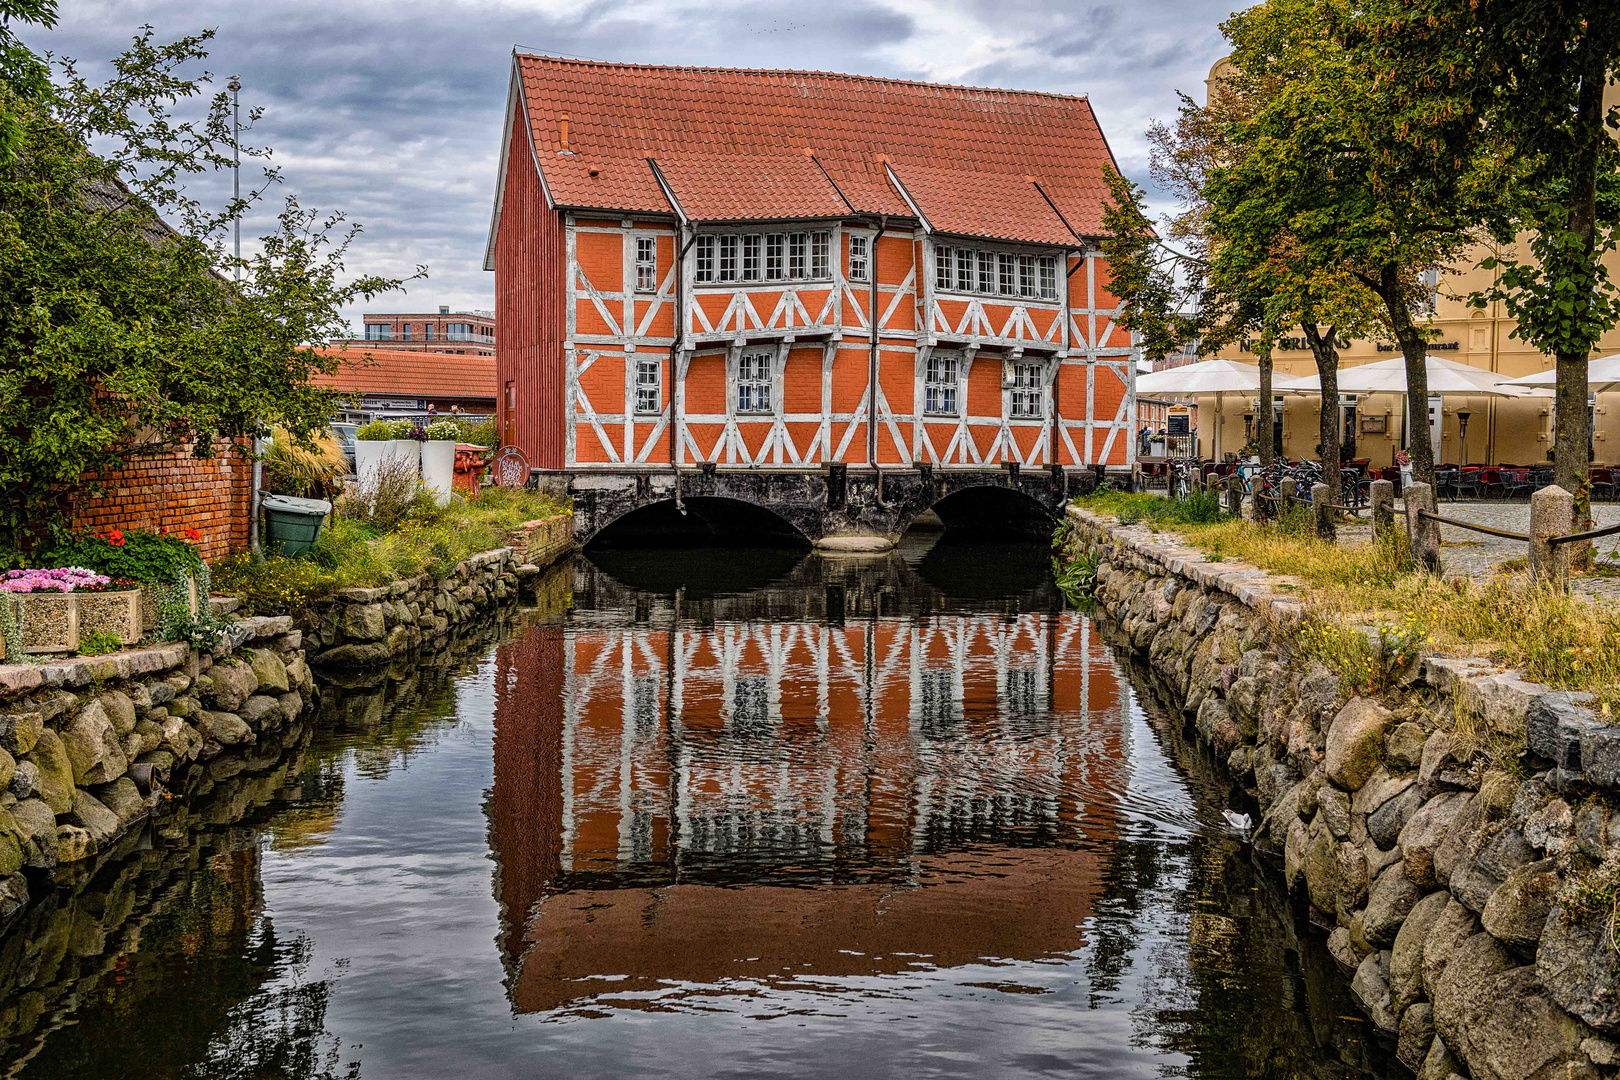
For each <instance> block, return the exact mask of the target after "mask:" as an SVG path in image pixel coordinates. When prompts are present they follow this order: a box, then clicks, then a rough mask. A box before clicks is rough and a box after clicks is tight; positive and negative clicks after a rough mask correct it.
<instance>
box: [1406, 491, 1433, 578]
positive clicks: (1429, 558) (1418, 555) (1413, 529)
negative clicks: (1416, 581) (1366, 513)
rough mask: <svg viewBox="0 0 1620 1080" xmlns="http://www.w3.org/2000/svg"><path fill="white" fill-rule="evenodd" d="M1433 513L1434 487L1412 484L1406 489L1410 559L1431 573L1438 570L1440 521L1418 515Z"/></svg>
mask: <svg viewBox="0 0 1620 1080" xmlns="http://www.w3.org/2000/svg"><path fill="white" fill-rule="evenodd" d="M1420 511H1427V512H1429V513H1431V514H1432V513H1434V488H1432V487H1430V486H1429V485H1428V484H1412V485H1410V486H1409V487H1407V489H1406V535H1407V536H1409V537H1410V538H1411V540H1412V560H1413V561H1414V562H1416V563H1417V565H1418V566H1419V567H1420V568H1421V569H1423V570H1427V571H1428V572H1429V573H1431V574H1438V573H1439V572H1440V523H1439V522H1438V521H1431V520H1427V519H1425V518H1422V517H1419V516H1418V514H1419V512H1420Z"/></svg>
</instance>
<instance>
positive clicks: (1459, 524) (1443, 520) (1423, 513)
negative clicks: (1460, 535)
mask: <svg viewBox="0 0 1620 1080" xmlns="http://www.w3.org/2000/svg"><path fill="white" fill-rule="evenodd" d="M1418 517H1420V518H1422V519H1424V520H1426V521H1438V522H1439V523H1440V524H1442V525H1451V526H1455V527H1456V528H1459V529H1472V530H1473V531H1474V532H1482V533H1485V534H1486V535H1487V536H1500V537H1501V538H1502V539H1504V540H1523V541H1524V542H1525V543H1529V542H1530V534H1529V533H1521V532H1510V531H1509V530H1507V529H1493V528H1491V527H1490V526H1489V525H1479V524H1476V523H1474V522H1472V521H1458V520H1457V519H1456V518H1448V517H1441V516H1440V515H1439V514H1431V513H1429V512H1428V511H1427V510H1419V511H1418ZM1566 539H1574V538H1573V537H1568V538H1566Z"/></svg>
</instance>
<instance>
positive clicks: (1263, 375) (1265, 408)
mask: <svg viewBox="0 0 1620 1080" xmlns="http://www.w3.org/2000/svg"><path fill="white" fill-rule="evenodd" d="M1257 412H1258V415H1257V416H1256V417H1255V423H1256V424H1257V425H1258V426H1259V429H1260V430H1259V431H1257V432H1256V433H1255V434H1256V436H1257V437H1258V439H1259V442H1260V465H1261V467H1263V468H1267V469H1269V468H1271V463H1272V462H1273V461H1275V460H1276V459H1277V448H1276V446H1275V445H1274V444H1273V442H1272V439H1273V434H1272V412H1271V346H1270V345H1269V344H1266V345H1262V346H1261V347H1260V408H1259V409H1258V410H1257ZM1256 501H1258V500H1256Z"/></svg>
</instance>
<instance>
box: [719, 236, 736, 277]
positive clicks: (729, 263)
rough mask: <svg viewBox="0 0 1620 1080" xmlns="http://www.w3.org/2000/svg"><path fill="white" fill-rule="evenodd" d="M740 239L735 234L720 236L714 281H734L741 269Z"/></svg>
mask: <svg viewBox="0 0 1620 1080" xmlns="http://www.w3.org/2000/svg"><path fill="white" fill-rule="evenodd" d="M741 262H742V237H740V236H738V235H737V234H736V233H721V234H720V261H719V267H718V270H717V272H716V274H715V280H716V281H727V282H731V281H736V280H737V272H738V270H740V269H741V266H740V263H741Z"/></svg>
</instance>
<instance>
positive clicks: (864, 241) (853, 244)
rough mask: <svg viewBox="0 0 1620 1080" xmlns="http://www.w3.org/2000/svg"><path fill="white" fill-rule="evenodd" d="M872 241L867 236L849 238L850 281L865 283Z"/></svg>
mask: <svg viewBox="0 0 1620 1080" xmlns="http://www.w3.org/2000/svg"><path fill="white" fill-rule="evenodd" d="M871 243H872V241H871V239H870V238H869V237H865V236H851V237H850V238H849V280H851V281H865V280H866V267H867V259H868V251H869V248H870V245H871Z"/></svg>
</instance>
